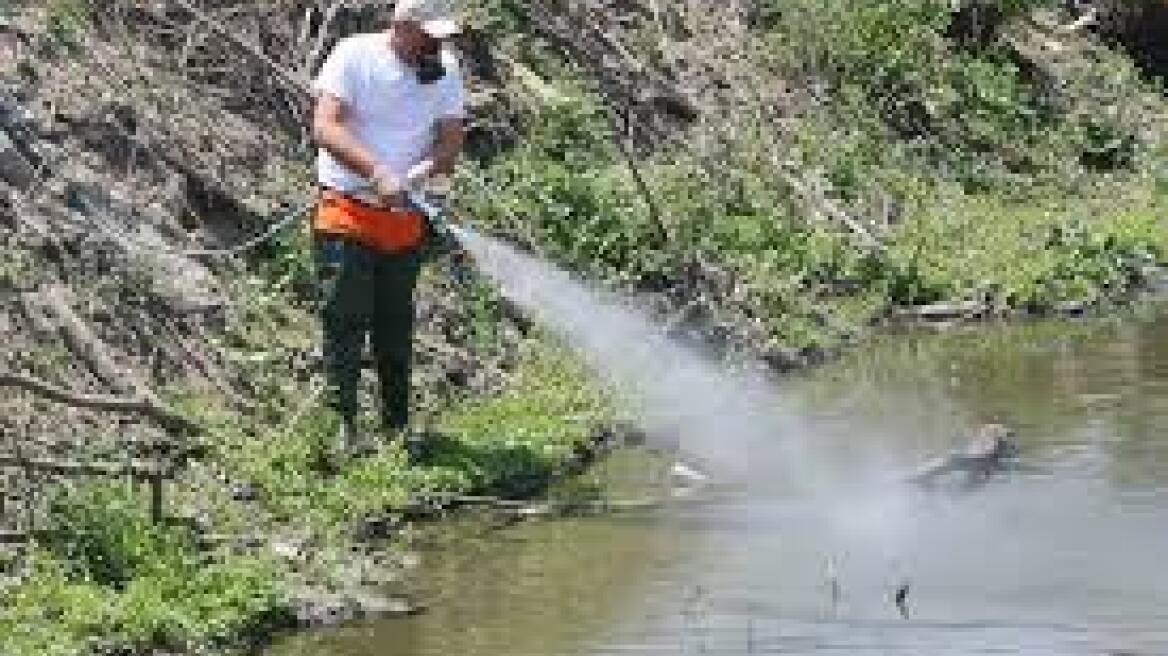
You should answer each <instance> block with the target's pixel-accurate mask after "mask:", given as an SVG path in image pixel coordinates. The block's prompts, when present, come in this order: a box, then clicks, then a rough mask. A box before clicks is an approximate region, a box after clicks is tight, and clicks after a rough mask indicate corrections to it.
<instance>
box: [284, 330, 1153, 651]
mask: <svg viewBox="0 0 1168 656" xmlns="http://www.w3.org/2000/svg"><path fill="white" fill-rule="evenodd" d="M1150 314H1151V315H1150V316H1146V317H1135V318H1133V317H1125V318H1124V319H1123V320H1111V319H1099V320H1081V321H1060V322H1041V323H1031V324H1023V325H1017V324H1016V325H1009V326H998V327H978V328H976V329H964V328H962V329H954V330H950V331H946V332H942V333H936V332H926V331H917V332H912V333H906V334H896V335H893V334H889V335H886V336H885V337H883V338H881V339H879V340H877V341H876V342H875V343H872V344H871V345H869V346H866V347H864V348H862V349H859V350H857V351H855V352H854V353H852V354H850V355H849V356H847V357H846V358H844V359H843V360H841V361H839V362H837V363H834V364H832V365H830V366H827V367H824V368H821V369H818V370H816V371H813V372H807V373H805V374H802V375H800V376H797V377H792V378H790V379H787V380H785V381H783V382H781V383H780V384H779V385H778V386H777V387H776V389H775V394H776V402H775V407H776V409H777V410H776V412H781V413H783V414H784V416H786V417H788V418H789V421H787V422H786V424H785V425H788V426H791V427H792V428H791V432H792V434H790V435H783V436H777V437H776V439H784V440H797V441H798V443H799V448H798V449H797V450H794V451H792V450H785V451H782V453H784V454H786V459H785V460H784V459H782V458H779V457H777V456H776V457H772V456H771V455H769V454H766V453H760V454H759V456H758V458H756V459H754V460H752V462H751V466H752V468H753V469H754V470H755V471H756V473H758V474H759V475H757V476H754V477H752V479H751V482H750V483H749V484H747V485H742V486H737V487H735V488H733V489H729V490H721V491H720V492H719V493H718V494H717V495H715V496H713V497H711V498H708V499H705V500H704V501H703V502H701V503H682V502H679V503H671V504H668V505H667V506H665V507H663V508H660V509H657V510H653V511H644V512H638V513H630V514H622V515H618V516H606V517H586V518H571V519H552V520H535V521H529V522H526V523H523V524H519V525H516V526H512V527H509V528H506V529H503V530H499V531H493V532H489V533H485V534H484V532H483V531H482V530H481V524H480V523H478V522H473V521H471V522H466V523H463V524H458V525H457V526H455V527H453V528H452V529H451V530H450V531H449V532H448V533H446V534H445V536H444V537H443V539H442V540H441V543H440V544H435V545H433V546H432V547H431V548H427V549H423V550H422V551H421V564H420V565H419V567H417V568H416V572H415V573H414V574H413V575H411V581H409V582H408V585H409V586H410V588H411V592H412V593H414V594H416V595H417V596H418V597H420V598H421V599H422V600H423V601H424V602H425V603H426V604H427V605H428V606H429V610H428V611H427V612H425V613H422V614H420V615H417V616H414V617H410V618H405V619H394V620H386V621H376V622H367V623H362V624H355V625H351V626H346V627H343V628H340V629H335V630H327V631H317V632H308V633H301V634H296V635H292V636H289V637H287V638H285V639H282V640H280V641H279V642H278V643H277V644H275V645H274V646H273V647H272V648H271V649H270V650H269V652H268V654H269V656H301V655H306V654H313V655H314V656H315V655H323V656H373V655H380V654H394V655H395V656H438V655H441V656H449V655H456V654H457V655H463V656H552V655H556V656H559V655H563V654H579V655H581V656H599V655H602V654H680V653H706V654H751V653H757V654H779V653H782V654H920V655H922V656H923V655H929V656H936V655H940V654H1028V655H1031V654H1059V655H1064V654H1100V655H1102V654H1166V653H1168V568H1165V567H1163V566H1161V565H1162V561H1163V557H1164V556H1165V555H1166V554H1168V471H1166V469H1165V465H1168V314H1165V313H1163V311H1162V308H1161V310H1160V311H1157V312H1152V313H1150ZM985 421H1001V422H1004V423H1006V424H1008V425H1010V426H1012V427H1013V428H1014V429H1015V430H1016V433H1017V439H1018V441H1019V442H1020V444H1021V447H1022V460H1023V462H1024V463H1025V464H1026V466H1027V467H1026V469H1024V470H1022V471H1017V472H1010V473H1008V474H1006V475H1003V476H999V477H996V478H994V479H992V480H990V481H989V482H988V483H987V484H986V485H984V486H982V487H980V488H977V489H972V490H962V489H956V488H949V487H945V486H941V487H939V488H937V489H934V490H921V489H917V488H915V487H912V486H907V485H903V484H901V483H900V482H899V480H900V477H901V475H902V474H903V473H904V472H906V471H909V470H911V469H912V468H913V467H914V466H915V465H916V464H918V463H920V462H922V461H924V460H927V459H928V458H930V457H932V456H935V455H938V454H943V453H944V452H945V451H947V450H948V449H951V448H955V447H956V446H957V445H958V444H959V442H960V439H961V435H962V433H964V432H966V431H967V430H969V429H971V428H973V427H974V426H976V425H977V424H979V423H980V422H985ZM794 433H797V434H794ZM725 443H726V448H734V446H735V444H734V440H733V437H732V436H727V437H726V440H725ZM796 452H797V453H800V454H804V455H803V456H800V457H798V458H792V457H791V454H792V453H796ZM756 460H757V461H756ZM622 471H623V473H622V474H621V476H625V477H628V476H632V475H633V473H632V472H633V470H630V469H629V468H625V469H624V470H622ZM793 480H798V481H801V482H806V481H807V480H815V481H817V483H818V484H817V485H814V486H811V487H807V486H805V485H792V484H789V482H790V481H793ZM833 572H834V574H832V573H833ZM832 578H834V580H835V581H836V583H837V588H836V590H835V593H836V594H835V595H834V598H833V593H832V586H831V585H830V584H829V581H830V580H831V579H832ZM905 584H907V585H908V594H907V598H906V601H907V605H906V609H907V611H908V617H907V618H905V617H902V615H901V613H900V612H899V610H898V609H897V607H896V606H895V605H894V604H893V603H892V600H891V597H892V595H893V593H894V591H895V590H896V588H897V587H899V586H901V585H905Z"/></svg>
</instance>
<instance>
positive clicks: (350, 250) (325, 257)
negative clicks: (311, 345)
mask: <svg viewBox="0 0 1168 656" xmlns="http://www.w3.org/2000/svg"><path fill="white" fill-rule="evenodd" d="M315 251H316V252H315V255H316V264H317V274H318V279H319V282H320V285H321V291H322V302H323V307H322V311H321V327H322V329H323V338H324V343H323V355H324V369H325V378H326V383H327V385H328V389H327V391H326V404H327V405H328V406H329V407H330V408H332V409H333V410H335V411H336V412H337V413H338V414H339V415H340V417H341V420H342V422H343V425H344V426H346V427H347V428H351V427H352V424H353V422H354V421H355V419H356V417H357V412H358V409H359V408H358V405H357V389H358V384H359V382H360V378H361V351H362V347H363V346H364V341H365V332H366V330H367V329H368V327H369V323H370V319H371V318H372V310H373V307H372V301H373V267H372V262H370V257H369V254H368V253H367V252H365V251H364V249H363V248H361V247H360V246H357V245H355V244H351V243H348V242H346V241H344V240H343V239H339V238H336V237H332V236H327V235H317V236H316V239H315Z"/></svg>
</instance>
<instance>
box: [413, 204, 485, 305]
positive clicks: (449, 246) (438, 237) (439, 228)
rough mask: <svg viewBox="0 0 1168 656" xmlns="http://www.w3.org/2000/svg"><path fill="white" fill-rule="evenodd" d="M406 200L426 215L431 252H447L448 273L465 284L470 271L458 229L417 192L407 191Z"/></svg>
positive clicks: (441, 210)
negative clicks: (448, 259)
mask: <svg viewBox="0 0 1168 656" xmlns="http://www.w3.org/2000/svg"><path fill="white" fill-rule="evenodd" d="M406 200H407V202H408V203H409V205H410V208H411V209H414V210H416V211H418V212H419V213H421V214H422V216H424V217H426V224H427V225H428V226H429V230H430V238H431V240H432V246H431V247H430V248H431V249H432V251H431V252H432V253H434V254H448V255H450V257H451V267H450V274H451V276H453V277H454V279H455V280H457V281H458V282H459V283H460V284H466V282H467V281H468V280H469V279H470V275H471V271H470V267H469V266H468V264H467V256H466V253H465V251H464V250H463V248H462V244H461V243H460V241H459V238H458V231H457V230H456V229H455V227H454V225H453V224H452V223H451V222H450V219H449V218H448V217H447V215H446V212H445V211H443V209H442V208H441V207H439V206H438V205H436V204H434V203H431V202H429V201H428V200H426V198H425V197H424V196H423V195H422V194H420V193H417V192H413V191H411V192H407V193H406Z"/></svg>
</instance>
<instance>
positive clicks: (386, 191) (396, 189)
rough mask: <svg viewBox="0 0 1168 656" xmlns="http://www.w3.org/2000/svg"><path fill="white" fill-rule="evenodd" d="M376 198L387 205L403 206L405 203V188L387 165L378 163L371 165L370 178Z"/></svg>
mask: <svg viewBox="0 0 1168 656" xmlns="http://www.w3.org/2000/svg"><path fill="white" fill-rule="evenodd" d="M370 181H371V182H372V183H373V190H374V191H375V192H376V193H377V198H378V200H380V201H381V204H382V205H385V206H387V207H404V206H405V204H406V193H405V192H406V188H405V186H404V185H403V184H402V183H401V182H400V181H399V180H398V179H397V176H395V175H394V174H393V173H392V172H391V171H390V170H389V169H388V168H387V167H385V166H383V165H381V164H378V165H377V166H375V167H373V176H372V178H371V180H370Z"/></svg>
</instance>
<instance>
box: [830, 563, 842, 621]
mask: <svg viewBox="0 0 1168 656" xmlns="http://www.w3.org/2000/svg"><path fill="white" fill-rule="evenodd" d="M827 590H828V593H829V594H830V595H831V610H832V611H833V612H834V611H836V610H837V609H839V605H840V602H841V601H843V597H844V589H843V586H842V585H840V579H839V572H838V571H837V569H836V563H835V558H830V559H828V561H827Z"/></svg>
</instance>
